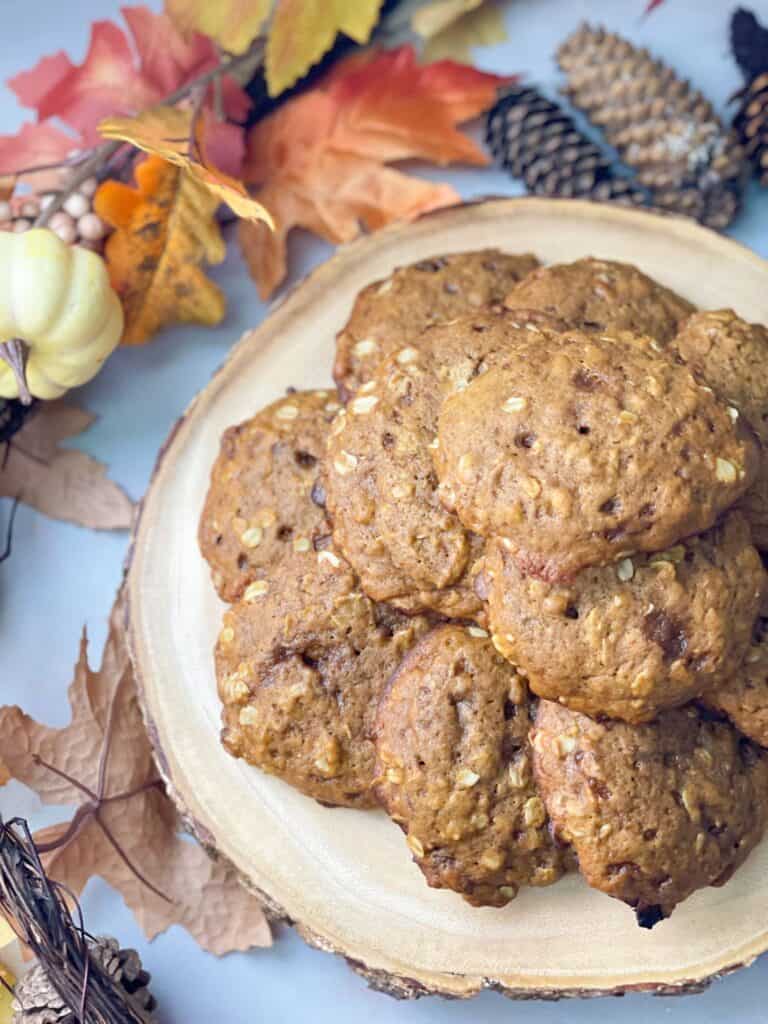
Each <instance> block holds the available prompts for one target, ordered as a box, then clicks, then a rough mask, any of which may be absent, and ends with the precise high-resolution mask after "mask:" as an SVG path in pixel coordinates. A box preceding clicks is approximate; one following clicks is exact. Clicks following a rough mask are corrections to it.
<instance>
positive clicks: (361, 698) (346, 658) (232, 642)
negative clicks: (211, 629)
mask: <svg viewBox="0 0 768 1024" xmlns="http://www.w3.org/2000/svg"><path fill="white" fill-rule="evenodd" d="M429 627H430V622H429V621H428V620H427V619H425V618H423V617H421V616H413V617H408V616H405V615H403V614H402V613H400V612H397V611H395V610H394V609H391V608H387V607H385V606H383V605H376V604H374V603H373V602H372V601H370V600H369V599H368V598H367V597H366V596H365V595H364V594H363V593H362V591H361V590H360V588H359V584H358V581H357V578H356V576H355V574H354V573H353V572H352V570H351V569H350V568H349V566H348V565H347V564H346V562H344V560H343V559H342V558H341V557H340V556H339V555H338V554H337V553H336V552H335V551H334V550H333V549H332V548H331V547H324V548H323V549H322V550H320V551H319V552H314V551H313V552H311V553H305V554H296V555H295V556H294V558H293V561H292V562H291V563H287V564H286V563H283V564H282V565H281V566H280V567H279V568H278V570H277V571H276V572H275V573H274V574H273V575H270V576H269V577H267V578H264V579H259V580H256V581H254V582H253V583H251V584H249V586H248V587H247V588H246V590H245V593H244V596H243V598H242V600H241V601H240V602H239V603H238V604H236V605H233V606H232V607H230V608H229V609H228V610H227V612H225V614H224V621H223V628H222V630H221V632H220V633H219V638H218V642H217V645H216V676H217V680H218V691H219V697H220V699H221V701H222V704H223V712H222V718H223V730H222V742H223V744H224V746H225V747H226V749H227V750H228V751H229V752H230V753H231V754H232V755H234V756H235V757H241V758H244V759H245V760H246V761H248V762H249V763H250V764H253V765H255V766H256V767H258V768H261V769H262V770H263V771H266V772H269V773H270V774H272V775H277V776H279V777H280V778H281V779H283V780H285V781H286V782H288V783H290V784H291V785H292V786H294V787H295V788H296V789H298V790H300V791H301V792H302V793H306V794H307V795H308V796H312V797H315V799H317V800H320V801H322V802H323V803H327V804H334V805H344V806H348V807H372V806H375V800H374V799H373V796H372V794H371V792H370V786H371V783H372V781H373V769H374V747H373V743H372V740H371V738H370V734H371V730H372V726H373V719H374V716H375V712H376V705H377V702H378V699H379V695H380V693H381V691H382V690H383V688H384V686H385V684H386V682H387V679H388V678H389V676H390V675H391V674H392V672H393V671H394V670H395V668H396V667H397V666H398V664H399V663H400V661H401V659H402V657H403V655H404V654H405V653H406V651H407V650H408V649H409V648H410V647H411V646H412V645H413V644H414V643H415V642H416V640H417V638H418V637H419V636H420V635H421V634H423V633H424V632H426V630H427V629H428V628H429Z"/></svg>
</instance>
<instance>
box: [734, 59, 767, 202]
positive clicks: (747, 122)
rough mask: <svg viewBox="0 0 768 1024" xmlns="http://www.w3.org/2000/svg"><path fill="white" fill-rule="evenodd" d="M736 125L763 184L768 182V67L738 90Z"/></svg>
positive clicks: (745, 149)
mask: <svg viewBox="0 0 768 1024" xmlns="http://www.w3.org/2000/svg"><path fill="white" fill-rule="evenodd" d="M738 99H739V100H740V106H739V111H738V113H737V114H736V117H735V118H734V121H733V126H734V128H735V129H736V131H737V132H738V134H739V138H740V139H741V142H742V145H743V146H744V151H745V152H746V154H747V156H748V157H749V159H750V160H751V161H752V165H753V167H754V168H755V174H756V175H757V176H758V178H759V179H760V183H761V184H762V185H768V71H763V73H762V74H760V75H758V76H757V77H756V78H753V79H752V81H751V82H750V83H749V85H748V86H747V87H746V88H745V89H744V90H743V91H742V92H740V93H739V94H738Z"/></svg>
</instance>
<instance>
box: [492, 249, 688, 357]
mask: <svg viewBox="0 0 768 1024" xmlns="http://www.w3.org/2000/svg"><path fill="white" fill-rule="evenodd" d="M505 304H506V305H507V306H509V308H510V309H518V308H527V309H539V310H541V311H542V312H545V313H549V314H551V315H552V316H556V317H560V318H562V319H563V320H565V321H566V323H568V324H569V325H570V326H571V327H578V328H581V329H583V330H588V331H592V330H594V331H598V332H600V333H606V332H607V333H613V332H614V331H633V332H634V333H635V334H647V335H649V336H650V337H652V338H656V340H657V341H660V342H666V341H670V340H671V339H672V337H673V336H674V335H675V333H676V331H677V328H678V324H679V323H680V321H681V320H682V319H683V318H684V317H686V316H688V315H689V314H690V313H692V312H693V311H694V307H693V306H692V305H691V304H690V302H686V300H685V299H683V298H681V297H680V296H679V295H676V294H675V292H673V291H671V290H670V289H669V288H665V287H664V286H663V285H660V284H659V283H658V282H657V281H654V280H653V279H652V278H650V277H648V276H647V275H646V274H643V273H642V271H640V270H638V269H637V267H633V266H632V265H631V264H629V263H618V262H615V261H613V260H601V259H594V258H593V257H591V256H590V257H587V258H586V259H581V260H576V261H575V262H574V263H556V264H553V265H551V266H548V267H540V268H539V269H538V270H535V271H534V272H533V273H532V274H529V275H528V276H527V277H526V278H524V279H523V280H522V281H521V282H520V283H519V284H517V285H515V287H514V288H513V289H512V290H511V291H510V293H509V295H508V296H507V298H506V300H505Z"/></svg>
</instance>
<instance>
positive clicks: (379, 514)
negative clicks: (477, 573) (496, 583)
mask: <svg viewBox="0 0 768 1024" xmlns="http://www.w3.org/2000/svg"><path fill="white" fill-rule="evenodd" d="M543 321H544V322H547V323H549V322H550V321H549V318H547V317H543V316H542V315H541V314H536V313H533V314H530V317H529V318H528V319H526V317H525V316H524V315H523V314H519V313H518V314H514V315H513V314H511V313H504V312H501V313H493V312H489V311H486V310H483V311H480V312H479V313H477V314H474V315H472V316H470V317H465V318H462V319H460V320H458V321H456V322H454V323H452V324H444V325H438V326H435V327H430V328H429V329H428V330H427V331H425V333H424V335H423V336H422V337H421V339H420V341H419V346H418V347H415V346H413V345H406V346H404V347H403V348H400V349H398V350H397V351H396V352H395V353H394V354H393V355H392V356H391V357H390V359H389V360H387V361H385V362H384V363H382V364H381V366H379V368H378V369H377V370H376V373H375V375H374V377H373V379H372V380H370V381H369V382H368V383H367V384H364V385H363V386H362V387H361V388H360V390H359V392H358V393H357V395H356V396H355V397H354V399H352V401H350V402H349V403H348V405H347V407H346V409H345V410H343V411H342V412H341V413H339V415H338V417H337V419H336V422H335V423H334V425H333V429H332V430H331V435H330V437H329V439H328V456H327V459H326V463H325V466H324V483H325V491H326V496H327V508H328V512H329V514H330V518H331V521H332V523H333V530H334V540H335V543H336V544H337V545H338V547H339V548H340V550H341V551H342V552H343V553H344V554H345V556H346V557H347V558H348V560H349V561H350V562H351V564H352V565H353V566H354V568H355V570H356V572H357V573H358V575H359V576H360V578H361V581H362V585H363V589H364V590H365V591H366V593H367V594H369V595H370V596H371V597H373V598H375V599H376V600H379V601H391V602H393V603H400V602H401V601H403V600H405V601H406V602H409V604H408V607H410V608H413V607H417V608H419V607H420V608H432V609H434V610H436V611H439V612H441V613H442V614H445V615H447V616H449V617H450V618H465V617H474V616H476V615H477V614H478V613H479V612H480V602H479V601H478V599H477V597H476V595H475V594H474V591H473V589H472V574H473V567H474V564H475V562H476V560H477V558H478V556H479V555H480V554H481V552H482V541H481V540H480V538H478V537H476V536H474V535H473V534H471V533H470V532H468V531H467V530H466V529H465V528H464V526H462V524H461V523H460V522H459V520H458V518H457V517H456V516H455V515H453V514H452V513H451V512H449V511H447V510H446V509H445V508H444V507H443V505H442V504H441V503H440V500H439V498H438V494H437V486H438V480H437V477H436V476H435V471H434V466H433V462H432V455H433V448H434V445H435V443H436V436H437V417H438V412H439V410H440V405H441V403H442V400H443V398H444V396H445V395H446V394H449V393H450V392H451V391H453V390H454V389H455V388H456V387H457V386H462V385H464V384H466V383H467V382H468V381H469V380H470V379H471V378H472V376H473V375H474V374H476V373H477V372H478V368H479V367H482V366H483V365H485V364H486V363H490V362H493V360H494V359H496V358H501V354H502V353H504V352H505V351H506V349H507V348H508V346H509V344H510V338H511V337H513V336H515V335H517V336H523V335H524V334H525V333H526V331H525V324H526V323H528V322H535V323H540V322H543Z"/></svg>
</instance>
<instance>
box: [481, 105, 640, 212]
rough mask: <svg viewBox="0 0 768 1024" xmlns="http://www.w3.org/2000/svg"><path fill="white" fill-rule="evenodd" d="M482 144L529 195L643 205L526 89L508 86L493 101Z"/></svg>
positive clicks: (599, 155)
mask: <svg viewBox="0 0 768 1024" xmlns="http://www.w3.org/2000/svg"><path fill="white" fill-rule="evenodd" d="M486 142H487V144H488V146H489V148H490V150H491V152H492V153H493V155H494V157H495V158H496V160H497V161H498V162H499V163H500V164H501V165H502V167H504V168H505V169H506V170H508V171H509V173H510V174H511V175H512V176H513V177H515V178H522V179H523V181H524V182H525V185H526V187H527V188H528V190H529V191H530V192H533V193H534V194H535V195H544V196H566V197H570V198H574V197H581V198H585V199H594V200H598V201H600V202H604V201H609V200H610V201H614V202H621V203H628V204H631V205H635V206H641V205H644V204H645V203H646V202H647V198H648V197H647V193H646V192H645V191H644V190H643V189H641V188H638V187H637V186H636V185H634V184H633V183H632V182H631V181H629V180H628V179H627V178H623V177H620V176H619V175H617V174H616V173H615V169H614V166H613V164H612V162H611V160H610V159H609V158H608V157H607V156H606V155H605V153H603V152H602V150H601V149H600V148H599V147H598V146H596V145H595V143H594V142H592V141H591V140H590V139H588V138H587V137H586V135H583V134H582V133H581V132H580V131H579V130H578V129H577V128H576V125H575V124H574V123H573V120H572V119H571V118H570V117H569V115H568V114H567V113H565V111H564V110H562V108H561V107H559V106H557V104H556V103H552V102H551V101H550V100H548V99H547V98H546V97H544V96H542V95H541V93H539V92H538V91H537V90H536V89H532V88H530V87H529V86H512V87H511V88H509V89H507V90H506V91H505V92H504V93H503V94H502V95H501V96H500V97H499V99H498V100H497V102H496V104H495V105H494V106H493V107H492V108H491V110H490V111H489V112H488V119H487V123H486Z"/></svg>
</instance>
